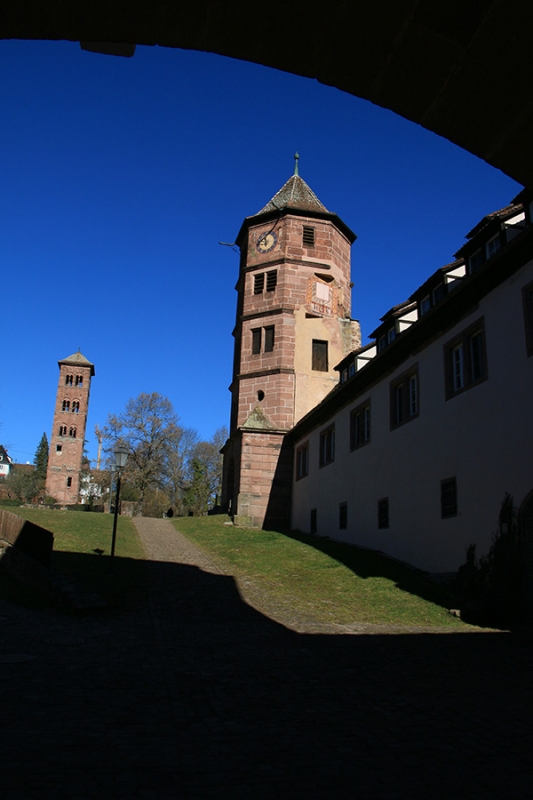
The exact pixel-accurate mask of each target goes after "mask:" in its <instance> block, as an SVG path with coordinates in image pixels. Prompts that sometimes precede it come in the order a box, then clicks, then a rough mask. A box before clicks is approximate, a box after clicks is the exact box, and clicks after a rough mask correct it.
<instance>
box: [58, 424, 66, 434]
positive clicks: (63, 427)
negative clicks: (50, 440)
mask: <svg viewBox="0 0 533 800" xmlns="http://www.w3.org/2000/svg"><path fill="white" fill-rule="evenodd" d="M59 435H60V436H66V435H67V426H66V425H60V426H59Z"/></svg>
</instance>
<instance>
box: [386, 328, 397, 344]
mask: <svg viewBox="0 0 533 800" xmlns="http://www.w3.org/2000/svg"><path fill="white" fill-rule="evenodd" d="M395 339H396V328H389V330H388V331H387V344H390V343H391V342H393V341H394V340H395Z"/></svg>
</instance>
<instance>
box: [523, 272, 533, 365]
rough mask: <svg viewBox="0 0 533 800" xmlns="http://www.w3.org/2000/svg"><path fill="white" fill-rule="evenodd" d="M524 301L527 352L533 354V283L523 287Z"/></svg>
mask: <svg viewBox="0 0 533 800" xmlns="http://www.w3.org/2000/svg"><path fill="white" fill-rule="evenodd" d="M522 300H523V303H524V327H525V332H526V352H527V354H528V356H533V283H530V284H528V286H524V288H523V289H522Z"/></svg>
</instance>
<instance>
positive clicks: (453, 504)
mask: <svg viewBox="0 0 533 800" xmlns="http://www.w3.org/2000/svg"><path fill="white" fill-rule="evenodd" d="M440 515H441V517H442V519H446V518H447V517H456V516H457V481H456V479H455V478H447V479H446V480H445V481H441V484H440Z"/></svg>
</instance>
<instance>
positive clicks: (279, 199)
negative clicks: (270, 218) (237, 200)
mask: <svg viewBox="0 0 533 800" xmlns="http://www.w3.org/2000/svg"><path fill="white" fill-rule="evenodd" d="M282 208H294V209H298V210H299V211H319V212H322V213H326V214H328V213H329V212H328V210H327V208H326V206H325V205H323V203H321V202H320V200H319V199H318V197H317V196H316V194H315V193H314V192H313V190H312V189H311V188H309V186H308V185H307V184H306V182H305V181H304V180H303V178H300V176H299V175H291V177H290V178H289V180H288V181H287V183H285V184H284V185H283V186H282V187H281V189H280V190H279V192H276V194H275V195H274V197H273V198H272V200H269V202H268V203H267V204H266V206H264V207H263V208H262V209H261V211H258V212H257V214H256V216H258V215H259V214H265V213H266V212H267V211H275V210H278V211H279V210H280V209H282Z"/></svg>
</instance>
